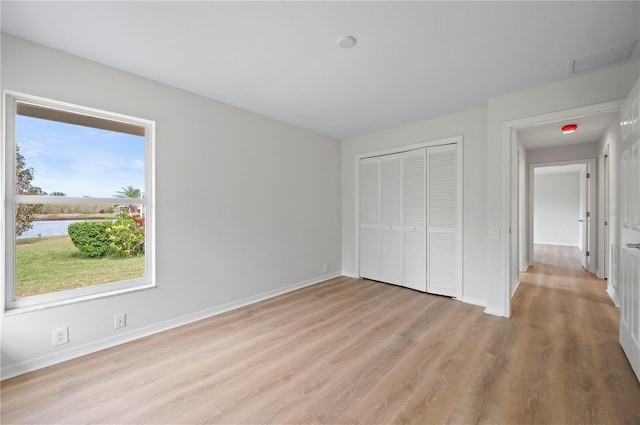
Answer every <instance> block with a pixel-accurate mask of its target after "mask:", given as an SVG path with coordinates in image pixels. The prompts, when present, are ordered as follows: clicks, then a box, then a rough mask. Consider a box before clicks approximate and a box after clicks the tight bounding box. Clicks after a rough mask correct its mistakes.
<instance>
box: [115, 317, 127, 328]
mask: <svg viewBox="0 0 640 425" xmlns="http://www.w3.org/2000/svg"><path fill="white" fill-rule="evenodd" d="M125 326H127V315H126V314H125V313H121V314H116V315H115V327H116V329H120V328H124V327H125Z"/></svg>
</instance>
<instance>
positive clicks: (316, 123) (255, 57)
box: [0, 1, 640, 139]
mask: <svg viewBox="0 0 640 425" xmlns="http://www.w3.org/2000/svg"><path fill="white" fill-rule="evenodd" d="M0 7H1V15H2V31H3V32H6V33H8V34H12V35H14V36H17V37H21V38H25V39H27V40H31V41H34V42H37V43H40V44H44V45H47V46H50V47H53V48H56V49H59V50H63V51H66V52H69V53H73V54H76V55H78V56H82V57H85V58H88V59H91V60H94V61H97V62H101V63H104V64H107V65H110V66H113V67H116V68H119V69H122V70H125V71H128V72H132V73H134V74H138V75H142V76H144V77H148V78H150V79H153V80H157V81H160V82H164V83H166V84H169V85H172V86H176V87H179V88H182V89H185V90H188V91H191V92H194V93H199V94H201V95H204V96H208V97H211V98H213V99H217V100H221V101H223V102H226V103H229V104H232V105H236V106H239V107H241V108H244V109H248V110H251V111H254V112H258V113H260V114H263V115H266V116H270V117H273V118H276V119H279V120H282V121H285V122H288V123H291V124H294V125H297V126H300V127H303V128H307V129H311V130H314V131H317V132H319V133H323V134H326V135H330V136H333V137H336V138H340V139H342V138H346V137H350V136H355V135H360V134H364V133H368V132H372V131H375V130H380V129H384V128H390V127H395V126H399V125H403V124H407V123H411V122H416V121H421V120H425V119H429V118H433V117H436V116H442V115H446V114H450V113H455V112H461V111H464V110H468V109H472V108H476V107H481V106H483V105H485V104H486V101H487V99H489V98H492V97H496V96H500V95H504V94H507V93H511V92H514V91H518V90H521V89H526V88H530V87H534V86H537V85H541V84H544V83H547V82H551V81H556V80H560V79H565V78H569V77H570V75H569V64H570V61H571V60H572V59H575V58H578V57H581V56H584V55H586V54H589V53H592V52H595V51H598V50H601V49H605V48H609V47H612V46H615V45H618V44H621V43H624V42H627V41H630V40H635V39H638V38H639V33H640V9H639V2H620V3H618V2H611V1H605V2H589V1H586V2H202V1H200V2H186V1H181V2H152V1H141V2H134V1H128V2H93V1H84V2H12V1H2V2H1V3H0ZM345 35H352V36H354V37H356V38H357V44H356V46H355V47H354V48H353V49H350V50H341V49H340V48H338V47H337V46H336V41H337V39H338V38H340V37H342V36H345ZM637 58H638V47H637V46H636V48H635V50H634V52H633V54H632V59H637Z"/></svg>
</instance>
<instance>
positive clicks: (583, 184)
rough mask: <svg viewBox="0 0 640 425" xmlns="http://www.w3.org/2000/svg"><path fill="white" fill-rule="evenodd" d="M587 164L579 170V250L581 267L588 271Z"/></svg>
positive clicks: (588, 174)
mask: <svg viewBox="0 0 640 425" xmlns="http://www.w3.org/2000/svg"><path fill="white" fill-rule="evenodd" d="M589 177H590V169H589V164H586V166H585V168H584V169H583V170H582V171H581V172H580V218H579V219H578V222H579V223H580V250H581V251H582V260H581V262H582V267H583V268H584V269H585V270H587V271H589V254H590V253H589V224H590V220H591V218H590V215H591V213H590V212H589V193H590V191H589V189H590V188H589V182H590V180H591V179H590V178H589Z"/></svg>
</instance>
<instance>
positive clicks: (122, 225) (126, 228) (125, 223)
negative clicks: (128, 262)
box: [107, 215, 144, 257]
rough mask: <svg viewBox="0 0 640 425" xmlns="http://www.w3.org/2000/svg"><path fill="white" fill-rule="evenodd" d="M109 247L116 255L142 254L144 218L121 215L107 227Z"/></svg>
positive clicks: (130, 255)
mask: <svg viewBox="0 0 640 425" xmlns="http://www.w3.org/2000/svg"><path fill="white" fill-rule="evenodd" d="M107 234H108V236H109V241H110V242H111V247H112V249H113V250H114V251H115V253H116V254H117V255H120V256H122V257H133V256H137V255H142V254H144V218H143V217H140V216H138V215H133V216H132V217H129V218H125V217H124V216H121V217H119V218H118V220H116V222H115V223H113V224H112V225H111V226H110V227H109V228H108V229H107Z"/></svg>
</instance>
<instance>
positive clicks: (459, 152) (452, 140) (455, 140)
mask: <svg viewBox="0 0 640 425" xmlns="http://www.w3.org/2000/svg"><path fill="white" fill-rule="evenodd" d="M452 144H455V145H456V157H457V166H458V170H459V171H460V172H459V173H458V176H457V181H456V183H457V194H456V196H457V202H458V216H457V217H456V225H457V226H458V229H459V231H458V232H457V238H456V243H457V255H458V258H459V261H458V267H457V270H456V279H457V282H456V288H457V292H458V297H457V298H456V299H459V300H462V298H463V289H464V288H463V275H462V270H463V263H464V258H463V249H462V248H463V240H464V238H463V234H464V228H463V219H462V218H463V211H464V203H463V201H464V191H463V183H464V180H463V175H464V169H463V166H464V158H463V155H464V137H463V136H462V135H460V136H453V137H448V138H445V139H437V140H430V141H427V142H421V143H416V144H413V145H405V146H398V147H395V148H388V149H382V150H377V151H371V152H365V153H361V154H357V155H356V156H355V167H354V170H355V215H354V222H355V258H354V260H355V261H354V263H355V277H356V278H359V277H360V160H361V159H364V158H371V157H375V156H382V155H390V154H394V153H402V152H407V151H411V150H415V149H421V148H428V147H433V146H442V145H452Z"/></svg>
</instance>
